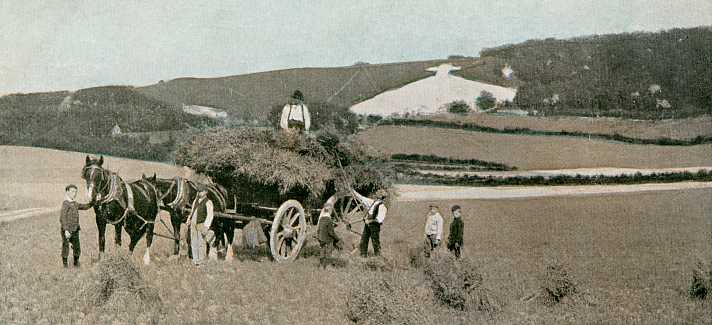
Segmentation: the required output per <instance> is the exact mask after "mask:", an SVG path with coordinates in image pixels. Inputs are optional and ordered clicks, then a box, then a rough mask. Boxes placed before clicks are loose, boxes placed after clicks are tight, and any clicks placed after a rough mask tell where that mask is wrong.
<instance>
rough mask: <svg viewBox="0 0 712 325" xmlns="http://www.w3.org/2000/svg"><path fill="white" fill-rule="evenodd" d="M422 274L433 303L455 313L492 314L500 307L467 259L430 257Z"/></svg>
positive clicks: (445, 256)
mask: <svg viewBox="0 0 712 325" xmlns="http://www.w3.org/2000/svg"><path fill="white" fill-rule="evenodd" d="M424 272H425V275H426V277H427V278H428V279H429V280H430V284H431V285H430V286H431V289H432V292H433V295H434V296H435V298H436V300H437V301H439V302H440V303H441V304H443V305H446V306H448V307H450V308H453V309H457V310H462V311H465V310H477V311H484V312H488V313H494V312H497V311H499V310H501V306H500V304H499V302H498V301H497V299H496V298H495V297H494V295H493V294H492V293H491V292H490V291H489V290H488V289H486V288H484V286H483V282H484V280H483V278H482V275H481V274H480V273H479V272H478V269H477V266H476V265H475V264H474V263H473V262H472V261H471V260H470V259H467V258H462V259H456V258H455V257H454V256H452V255H450V254H433V255H432V256H431V257H430V260H429V261H427V263H426V264H425V268H424Z"/></svg>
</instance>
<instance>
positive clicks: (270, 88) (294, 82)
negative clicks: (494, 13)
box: [137, 59, 479, 120]
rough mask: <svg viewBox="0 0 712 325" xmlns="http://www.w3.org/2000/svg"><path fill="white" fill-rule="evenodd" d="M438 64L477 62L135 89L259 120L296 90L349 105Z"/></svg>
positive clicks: (282, 73)
mask: <svg viewBox="0 0 712 325" xmlns="http://www.w3.org/2000/svg"><path fill="white" fill-rule="evenodd" d="M443 62H451V63H453V64H455V65H462V66H472V65H476V64H479V63H478V61H477V60H476V59H464V60H431V61H420V62H403V63H390V64H373V65H371V64H364V65H355V66H350V67H339V68H302V69H289V70H278V71H270V72H261V73H253V74H246V75H239V76H231V77H223V78H180V79H175V80H171V81H166V82H161V83H158V84H155V85H151V86H147V87H142V88H137V89H138V90H139V91H141V92H143V93H144V94H146V95H148V96H151V97H153V98H156V99H160V100H162V101H166V102H169V103H174V104H182V103H185V104H195V105H204V106H211V107H216V108H220V109H223V110H226V111H227V112H228V115H229V116H231V117H232V118H236V119H258V120H264V119H265V118H266V117H267V116H268V114H269V111H270V109H271V108H272V107H273V106H275V105H283V104H284V103H285V102H286V101H287V99H288V98H289V96H290V95H291V94H292V92H294V90H296V89H299V90H301V91H302V92H303V93H304V96H305V99H306V101H307V103H326V102H329V103H330V104H333V105H336V106H351V105H352V104H354V103H357V102H359V101H362V100H364V99H368V98H371V97H373V96H375V95H377V94H379V93H382V92H384V91H386V90H389V89H393V88H397V87H400V86H403V85H405V84H407V83H410V82H413V81H416V80H420V79H423V78H425V77H428V76H431V75H432V74H433V73H432V72H428V71H426V70H425V69H427V68H429V67H433V66H436V65H439V64H441V63H443Z"/></svg>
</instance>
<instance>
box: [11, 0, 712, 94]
mask: <svg viewBox="0 0 712 325" xmlns="http://www.w3.org/2000/svg"><path fill="white" fill-rule="evenodd" d="M0 22H2V23H1V24H0V94H7V93H15V92H37V91H53V90H77V89H81V88H86V87H93V86H100V85H136V86H140V85H148V84H153V83H156V82H158V81H159V80H170V79H174V78H179V77H217V76H228V75H236V74H244V73H252V72H260V71H269V70H277V69H285V68H300V67H331V66H347V65H351V64H353V63H355V62H357V61H363V62H369V63H386V62H399V61H415V60H427V59H436V58H446V57H447V56H448V55H452V54H461V55H471V56H477V55H478V53H479V51H480V50H481V49H482V48H486V47H494V46H498V45H502V44H507V43H517V42H522V41H525V40H527V39H542V38H548V37H556V38H568V37H574V36H583V35H592V34H607V33H620V32H634V31H658V30H664V29H670V28H675V27H693V26H700V25H711V24H712V0H677V1H669V0H647V1H642V0H596V1H589V0H579V1H576V0H519V1H511V0H462V1H400V0H384V1H380V0H368V1H336V0H323V1H322V0H309V1H306V0H290V1H229V0H224V1H205V0H192V1H183V0H142V1H137V0H112V1H108V0H2V1H0Z"/></svg>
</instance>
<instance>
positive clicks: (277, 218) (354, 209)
mask: <svg viewBox="0 0 712 325" xmlns="http://www.w3.org/2000/svg"><path fill="white" fill-rule="evenodd" d="M235 202H236V203H235V205H234V207H233V208H232V209H227V210H226V211H225V212H216V213H215V216H216V217H217V218H225V219H231V220H235V221H236V222H237V223H238V225H237V228H244V227H245V226H246V225H247V224H248V223H250V222H252V221H258V222H260V224H261V225H262V229H263V231H264V232H265V235H267V238H268V243H269V248H270V253H271V255H272V257H273V258H274V260H275V261H277V262H288V261H293V260H295V259H296V258H297V257H298V256H299V252H300V251H301V249H302V247H304V245H305V243H306V242H307V240H308V239H309V238H310V237H315V235H316V229H317V225H318V221H319V214H320V212H321V210H322V209H323V208H324V207H325V206H327V205H330V206H332V209H331V211H332V212H331V215H332V218H333V220H334V221H335V222H338V223H344V224H346V225H347V227H348V228H349V229H350V225H351V224H352V223H357V222H359V221H361V220H362V216H363V214H364V213H365V210H364V209H363V206H362V205H361V204H360V203H359V202H358V201H357V200H356V199H355V198H354V197H353V196H352V195H351V194H343V195H339V194H334V195H332V196H330V197H329V198H328V199H327V200H326V201H325V202H324V203H323V205H322V208H309V207H305V206H304V205H302V203H301V202H300V201H299V200H297V199H286V200H284V201H283V202H282V203H281V204H279V206H276V207H275V206H271V205H270V204H258V203H240V202H238V200H235Z"/></svg>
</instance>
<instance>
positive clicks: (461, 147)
mask: <svg viewBox="0 0 712 325" xmlns="http://www.w3.org/2000/svg"><path fill="white" fill-rule="evenodd" d="M358 137H359V138H360V140H362V141H363V142H365V143H366V144H369V145H371V146H373V147H375V148H376V149H378V150H381V151H382V152H384V153H385V154H388V155H393V154H417V155H435V156H439V157H449V158H454V159H462V160H467V159H478V160H482V161H488V162H492V163H498V164H502V165H506V166H511V167H516V168H517V169H519V170H543V169H573V168H595V167H610V166H616V167H621V168H643V169H647V168H681V167H698V166H712V145H711V144H701V145H693V146H660V145H642V144H628V143H621V142H615V141H607V140H596V139H591V140H589V139H588V138H583V137H563V136H531V135H519V134H498V133H487V132H472V131H463V130H455V129H443V128H424V127H411V126H404V127H401V126H378V127H374V128H371V129H368V130H365V131H363V132H361V133H359V134H358ZM384 139H386V140H387V141H385V140H384Z"/></svg>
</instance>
